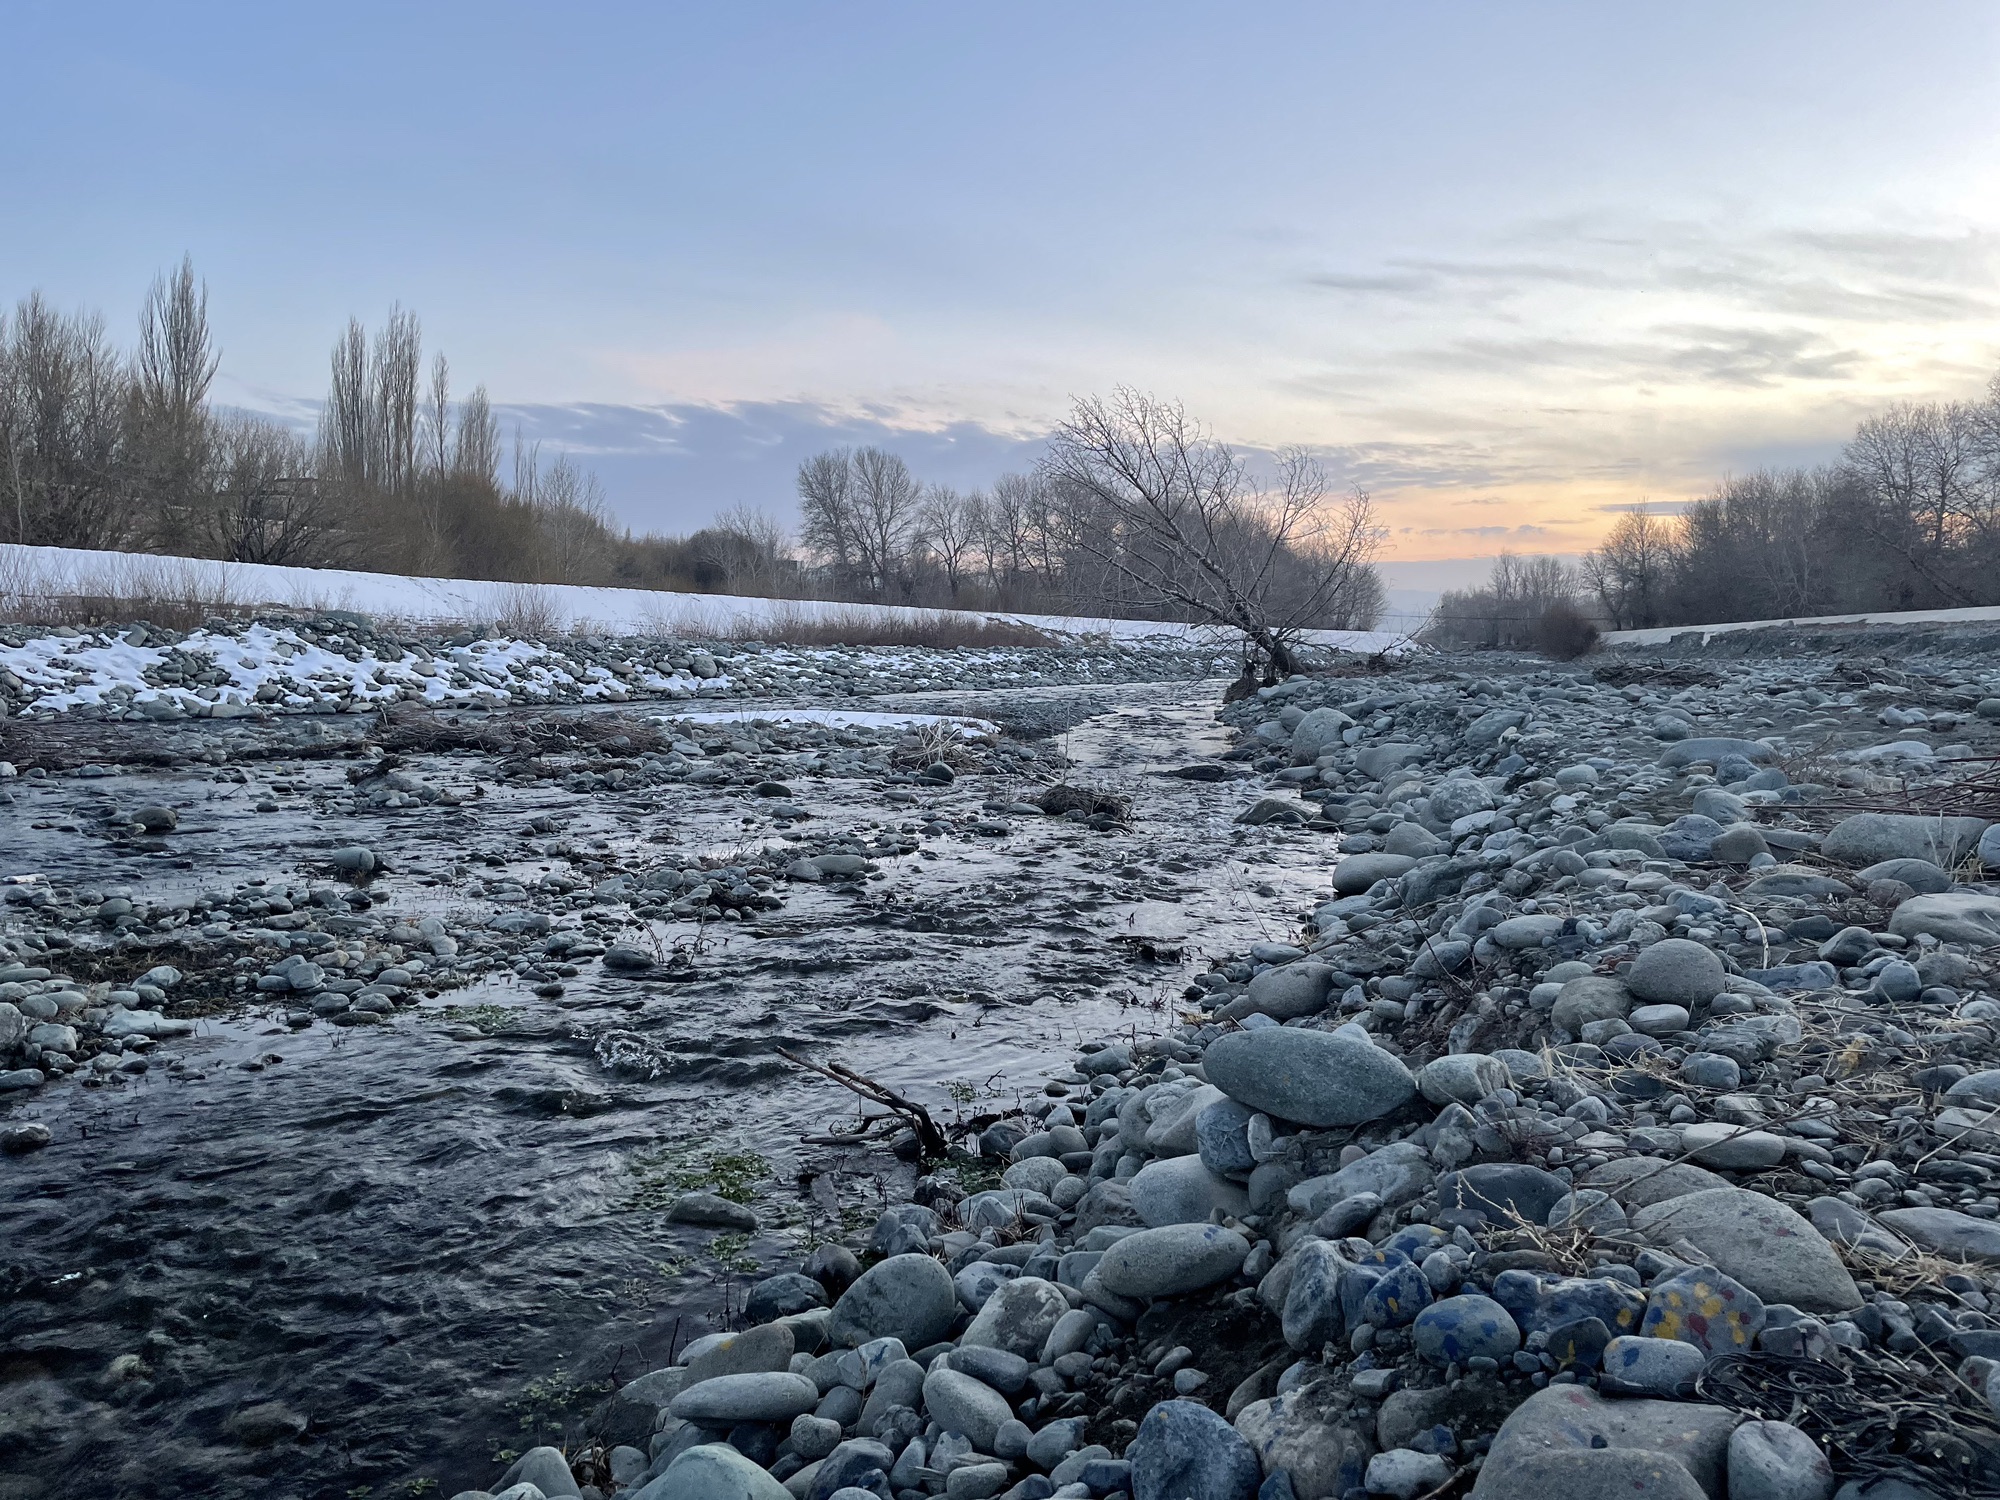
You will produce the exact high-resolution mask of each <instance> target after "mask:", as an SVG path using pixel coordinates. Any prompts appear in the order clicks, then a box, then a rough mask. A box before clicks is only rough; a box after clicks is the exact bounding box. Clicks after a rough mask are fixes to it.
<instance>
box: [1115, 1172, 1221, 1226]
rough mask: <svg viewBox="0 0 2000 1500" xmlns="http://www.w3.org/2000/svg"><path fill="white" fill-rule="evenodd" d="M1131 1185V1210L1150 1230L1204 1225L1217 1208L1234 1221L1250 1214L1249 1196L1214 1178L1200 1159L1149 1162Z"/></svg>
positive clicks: (1134, 1177) (1137, 1173) (1134, 1176)
mask: <svg viewBox="0 0 2000 1500" xmlns="http://www.w3.org/2000/svg"><path fill="white" fill-rule="evenodd" d="M1130 1186H1131V1191H1132V1207H1133V1208H1134V1209H1136V1210H1137V1211H1138V1214H1139V1218H1140V1219H1141V1220H1142V1221H1143V1222H1144V1223H1145V1225H1146V1227H1147V1228H1149V1229H1158V1228H1160V1227H1161V1226H1162V1225H1166V1224H1206V1223H1207V1222H1208V1216H1209V1214H1210V1213H1211V1212H1213V1211H1214V1210H1216V1209H1218V1208H1219V1209H1221V1210H1222V1211H1223V1212H1224V1213H1226V1214H1229V1215H1231V1216H1232V1217H1236V1218H1240V1217H1242V1216H1243V1215H1244V1214H1247V1213H1248V1212H1250V1195H1249V1194H1248V1193H1246V1192H1245V1191H1244V1190H1243V1187H1242V1185H1241V1184H1240V1183H1234V1182H1231V1181H1230V1180H1229V1179H1228V1178H1226V1177H1218V1176H1216V1175H1215V1173H1213V1172H1211V1171H1209V1170H1208V1167H1207V1165H1206V1164H1204V1163H1203V1161H1202V1159H1201V1158H1200V1157H1199V1156H1172V1157H1168V1158H1167V1159H1166V1160H1164V1161H1152V1162H1148V1163H1146V1165H1145V1166H1143V1167H1141V1168H1140V1169H1139V1170H1138V1171H1137V1172H1136V1173H1135V1174H1133V1177H1132V1181H1131V1184H1130Z"/></svg>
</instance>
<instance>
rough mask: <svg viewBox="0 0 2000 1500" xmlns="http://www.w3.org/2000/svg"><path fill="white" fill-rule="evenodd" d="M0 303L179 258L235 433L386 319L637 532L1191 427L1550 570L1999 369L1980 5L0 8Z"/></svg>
mask: <svg viewBox="0 0 2000 1500" xmlns="http://www.w3.org/2000/svg"><path fill="white" fill-rule="evenodd" d="M7 33H8V43H7V45H8V50H9V53H10V54H11V57H12V59H13V65H12V66H11V67H10V69H9V85H8V87H7V89H6V90H4V91H0V131H4V133H5V138H6V139H7V141H8V143H9V147H10V149H9V151H8V153H7V162H8V166H7V178H8V181H7V186H6V189H5V191H4V192H0V224H4V226H5V229H6V232H5V233H4V234H0V297H4V298H6V299H7V300H11V299H12V298H13V297H14V296H17V295H20V294H22V293H25V292H26V291H28V290H29V289H31V288H40V289H42V290H43V291H44V292H45V293H47V294H48V295H49V296H51V297H52V298H54V299H55V300H56V301H57V302H59V303H61V304H64V305H72V306H73V305H79V304H85V305H91V306H97V307H101V308H103V309H105V311H106V312H107V314H108V315H109V317H110V318H111V322H112V327H113V329H114V331H116V332H118V333H120V334H121V336H122V335H123V334H124V333H125V331H126V330H127V329H128V328H129V326H130V320H131V318H132V316H133V315H134V313H135V312H136V308H137V304H138V301H139V297H140V295H141V293H142V292H143V290H144V287H145V285H146V283H147V281H148V280H149V279H150V278H151V276H152V275H153V274H154V272H155V271H156V270H158V269H159V268H160V267H162V266H165V265H167V264H169V263H170V262H172V261H174V260H176V259H177V258H178V257H179V255H180V254H181V253H182V252H183V251H188V252H191V253H192V254H193V256H194V258H195V261H196V264H197V267H198V269H199V270H200V271H201V273H202V274H203V275H204V276H205V277H206V279H207V281H208V283H209V285H210V288H211V295H212V304H211V311H212V316H213V321H214V324H215V327H216V330H217V335H218V340H219V342H220V344H221V345H222V349H223V356H224V365H223V369H224V379H223V382H222V384H221V386H220V389H219V394H220V395H221V396H222V397H223V398H224V399H227V400H230V401H232V402H235V403H238V404H243V405H250V406H256V407H262V408H265V409H270V410H280V411H291V412H295V413H296V412H299V411H301V410H303V409H305V408H304V403H310V402H311V401H313V400H315V399H316V398H317V397H318V396H319V394H320V393H321V391H322V390H323V388H324V384H325V359H326V351H327V348H328V346H329V345H330V343H331V341H332V339H333V336H334V334H335V332H336V331H337V329H338V328H339V327H340V326H341V325H342V324H343V323H344V321H345V320H346V318H347V317H348V316H349V315H350V314H353V315H359V316H361V317H362V318H364V319H366V320H368V321H369V322H370V323H371V324H372V323H374V322H377V321H379V320H380V319H381V317H382V316H383V314H384V313H386V311H387V310H388V309H389V307H390V306H391V305H392V304H394V303H397V302H400V303H401V304H403V305H404V306H406V307H411V308H414V309H416V310H417V311H418V312H419V313H420V314H421V316H422V318H423V320H424V326H425V330H426V334H427V337H428V341H429V343H430V344H431V345H432V346H433V347H442V348H443V349H445V350H446V351H447V352H448V353H449V355H450V356H451V359H452V362H453V366H454V369H455V371H456V373H457V378H458V380H459V382H460V384H461V385H462V386H463V385H468V384H469V383H470V382H472V381H474V380H483V381H484V382H485V383H486V384H487V386H488V387H489V389H490V390H491V391H492V393H493V396H494V398H495V399H496V401H498V402H500V403H502V404H503V406H504V407H505V408H506V409H507V410H508V412H509V413H510V414H511V415H513V416H515V417H517V418H518V419H520V420H521V421H522V422H523V423H524V424H525V425H526V426H527V427H528V428H529V429H530V430H531V431H532V432H534V433H537V434H539V435H540V436H542V438H543V439H544V442H545V444H547V445H553V446H568V447H570V448H571V450H572V451H574V452H576V453H577V454H578V455H579V456H581V457H584V458H586V459H587V461H589V462H590V463H591V464H593V465H594V466H595V467H596V468H597V469H598V470H599V471H600V472H601V474H602V475H603V476H604V478H605V481H606V484H607V488H608V489H609V491H610V493H611V495H612V497H613V500H614V502H615V504H616V506H617V508H618V510H619V511H620V513H621V515H622V516H623V517H624V518H625V519H626V520H627V521H629V522H630V523H631V524H633V525H635V526H641V527H648V526H650V527H660V528H665V529H676V528H682V527H686V526H688V525H692V524H697V523H699V521H701V520H702V519H704V518H705V517H706V516H707V515H709V514H712V513H713V512H714V511H715V510H718V509H721V508H724V507H726V506H728V505H731V504H734V503H737V502H740V501H749V502H751V503H754V504H762V505H764V506H766V507H768V508H771V509H773V510H777V511H782V510H785V509H786V508H788V506H789V500H790V479H791V470H792V468H793V467H794V466H795V465H796V462H797V460H798V458H799V457H801V456H803V455H804V454H805V453H807V452H810V451H812V450H813V449H814V448H815V447H818V446H823V445H824V443H826V442H829V441H882V442H885V443H887V444H889V445H890V446H894V447H897V448H898V449H899V450H901V451H904V452H905V453H906V455H907V456H908V457H909V458H910V459H911V461H912V463H913V464H914V465H915V466H917V467H918V468H919V470H920V472H923V473H925V474H926V475H927V476H934V477H938V478H941V479H947V480H952V481H955V482H959V483H977V482H981V481H982V480H984V479H986V478H990V477H991V475H992V474H994V473H997V472H999V471H1000V470H1001V469H1003V468H1005V467H1009V466H1019V465H1020V464H1022V463H1024V462H1025V461H1027V459H1028V458H1029V457H1030V456H1031V455H1032V451H1033V447H1034V439H1035V437H1036V435H1037V434H1039V433H1041V432H1043V431H1045V430H1046V429H1047V426H1048V424H1049V423H1050V422H1051V421H1052V420H1053V419H1054V418H1055V417H1056V416H1057V415H1059V414H1060V412H1061V411H1062V409H1063V407H1064V406H1065V405H1066V404H1067V401H1068V400H1069V398H1070V397H1071V396H1073V395H1076V394H1083V393H1088V392H1092V391H1099V390H1103V389H1106V388H1108V387H1109V386H1111V385H1113V384H1116V383H1120V382H1123V383H1129V384H1133V385H1137V386H1140V387H1142V388H1146V389H1150V390H1153V391H1156V392H1159V393H1161V394H1165V395H1172V396H1178V397H1180V398H1181V399H1183V400H1184V401H1186V403H1187V404H1188V405H1189V407H1190V408H1191V409H1192V410H1194V411H1195V412H1197V413H1198V414H1200V415H1202V416H1203V417H1204V418H1206V419H1207V420H1208V421H1209V422H1210V423H1212V425H1213V426H1214V427H1215V428H1216V430H1217V431H1218V432H1219V433H1221V434H1222V435H1223V436H1225V437H1227V438H1229V439H1230V440H1232V441H1236V442H1239V443H1241V444H1244V445H1246V446H1248V447H1252V448H1256V447H1268V446H1275V445H1277V444H1282V443H1292V442H1305V443H1309V444H1312V445H1314V446H1316V447H1318V448H1320V449H1321V450H1323V451H1324V452H1325V454H1326V456H1327V458H1328V460H1329V462H1330V463H1331V464H1332V465H1333V466H1334V467H1335V468H1336V469H1337V470H1339V471H1340V472H1341V473H1342V474H1343V475H1345V476H1347V477H1351V478H1354V479H1357V480H1359V481H1362V482H1366V483H1367V484H1369V485H1370V487H1371V488H1372V489H1373V490H1374V491H1375V492H1376V493H1377V494H1378V495H1379V496H1380V497H1381V500H1382V504H1383V512H1384V516H1385V519H1386V520H1387V521H1388V523H1389V525H1390V527H1391V551H1392V553H1393V554H1394V555H1398V556H1402V557H1406V558H1426V557H1428V558H1448V557H1461V556H1466V555H1473V554H1481V553H1489V552H1492V551H1494V550H1497V549H1498V548H1500V547H1502V546H1512V547H1514V548H1515V549H1517V550H1528V551H1532V550H1561V551H1573V550H1576V549H1577V548H1578V547H1580V546H1584V545H1587V544H1588V543H1589V541H1590V540H1591V539H1592V538H1593V537H1594V536H1595V535H1596V534H1597V532H1599V531H1601V530H1602V528H1603V526H1604V525H1605V524H1607V523H1608V520H1609V519H1610V518H1611V516H1613V515H1615V514H1616V512H1615V511H1611V510H1608V509H1607V508H1606V507H1610V506H1617V505H1623V506H1630V505H1631V504H1633V503H1636V502H1638V501H1640V500H1645V499H1652V500H1671V499H1674V498H1677V497H1685V496H1686V495H1688V494H1691V493H1696V492H1698V491H1699V490H1700V489H1702V488H1703V487H1704V486H1705V485H1707V484H1708V483H1710V482H1712V481H1713V479H1714V478H1715V477H1716V476H1718V475H1719V474H1721V473H1722V472H1724V471H1726V470H1729V469H1732V468H1733V469H1742V468H1745V467H1751V466H1754V465H1755V464H1758V463H1761V462H1771V461H1787V462H1789V461H1815V460H1818V459H1821V458H1824V457H1826V456H1829V455H1830V454H1832V453H1833V452H1834V451H1836V450H1837V448H1838V446H1839V443H1840V442H1841V440H1842V439H1843V437H1844V436H1845V434H1846V433H1847V432H1848V431H1849V430H1851V428H1852V425H1853V423H1854V421H1855V420H1856V418H1857V417H1858V416H1859V415H1861V414H1864V413H1865V412H1867V411H1868V410H1870V409H1873V408H1875V407H1878V406H1879V405H1881V404H1883V403H1885V402H1887V401H1890V400H1895V399H1904V398H1922V397H1930V396H1963V395H1970V394H1973V393H1975V392H1977V391H1979V390H1981V389H1982V388H1983V387H1984V384H1985V382H1986V380H1987V378H1988V376H1989V375H1990V374H1991V372H1992V371H1993V369H1994V368H1995V367H1996V365H2000V297H1996V265H1997V264H2000V262H1996V245H2000V240H1996V237H1995V236H1996V229H2000V226H1996V223H1995V219H1996V217H2000V211H1996V208H1995V205H1996V204H2000V195H1996V192H1995V189H1996V187H2000V170H1996V167H2000V131H1996V129H1995V126H1996V123H2000V122H1996V120H1995V103H1996V100H2000V91H1996V88H1995V84H1996V71H2000V69H1996V63H2000V9H1995V8H1993V7H1991V6H1974V5H1952V4H1927V5H1924V6H1921V7H1908V6H1898V7H1886V6H1879V5H1856V4H1842V3H1821V4H1812V5H1804V4H1751V5H1745V4H1742V3H1736V4H1729V5H1710V4H1684V5H1678V6H1674V7H1671V8H1668V7H1657V8H1653V9H1651V10H1648V11H1643V12H1642V11H1640V10H1639V9H1638V8H1636V7H1606V6H1602V5H1575V6H1563V5H1521V6H1506V7H1493V6H1471V5H1466V6H1459V5H1422V4H1418V5H1407V6H1398V7H1393V8H1392V7H1380V6H1373V5H1370V6H1359V5H1356V6H1347V5H1326V4H1321V5H1290V4H1267V5H1256V6H1243V5H1221V4H1215V5H1187V4H1145V5H1133V4H1094V5H1089V6H1076V5H1060V6H1058V5H1053V4H1014V5H1008V6H984V7H971V6H946V5H938V4H929V5H894V4H879V5H869V6H860V5H815V6H803V5H758V4H736V5H729V6H721V5H713V6H706V7H689V6H674V5H658V4H655V5H644V6H641V5H571V6H564V7H554V6H543V7H522V6H514V5H507V4H483V5H480V6H476V7H475V6H467V5H406V6H393V7H392V6H373V5H366V4H363V5H345V6H340V7H313V8H307V7H269V6H258V7H252V6H233V7H232V6H204V5H199V4H194V5H182V6H175V7H162V6H136V5H133V6H108V5H92V4H87V3H82V4H79V3H74V0H72V3H65V4H60V5H55V4H39V3H26V4H24V3H21V0H16V3H15V4H13V5H12V6H10V7H9V10H8V20H7Z"/></svg>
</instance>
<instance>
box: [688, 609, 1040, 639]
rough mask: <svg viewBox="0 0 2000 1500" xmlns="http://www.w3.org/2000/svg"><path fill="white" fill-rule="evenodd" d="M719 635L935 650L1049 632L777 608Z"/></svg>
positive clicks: (927, 614) (902, 615) (1013, 624)
mask: <svg viewBox="0 0 2000 1500" xmlns="http://www.w3.org/2000/svg"><path fill="white" fill-rule="evenodd" d="M719 634H720V635H721V636H722V637H723V638H724V639H728V640H736V641H761V642H764V643H765V644H768V645H782V646H924V647H929V648H931V649H934V650H950V649H952V648H957V647H965V648H976V647H985V648H989V649H990V648H992V647H996V646H1049V645H1054V644H1055V638H1054V637H1053V636H1051V635H1049V633H1048V632H1047V631H1044V630H1038V629H1036V628H1035V627H1034V626H1032V625H1023V624H1020V623H1019V622H1018V621H1014V620H1002V619H993V618H989V617H986V616H982V615H969V614H952V613H950V612H948V611H945V610H907V611H898V612H897V613H895V614H886V613H885V614H876V613H874V612H873V611H870V610H865V609H843V610H834V611H828V612H820V611H814V610H807V609H802V608H797V607H794V606H791V605H787V604H775V605H773V607H772V608H771V610H770V612H769V613H766V614H759V615H740V616H738V617H737V618H736V619H734V620H732V621H731V622H730V623H729V625H728V626H727V627H726V628H725V629H724V630H723V631H721V632H719Z"/></svg>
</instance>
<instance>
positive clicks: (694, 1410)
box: [670, 1267, 943, 1429]
mask: <svg viewBox="0 0 2000 1500" xmlns="http://www.w3.org/2000/svg"><path fill="white" fill-rule="evenodd" d="M939 1269H940V1270H942V1269H943V1268H942V1267H939ZM817 1405H819V1387H818V1386H816V1385H814V1384H813V1383H812V1382H811V1381H810V1380H808V1379H806V1378H805V1376H803V1375H793V1374H790V1373H788V1372H786V1371H784V1370H758V1371H754V1372H752V1373H749V1374H744V1375H717V1376H716V1377H714V1378H713V1379H712V1380H704V1381H702V1382H701V1383H700V1384H699V1385H691V1386H689V1387H688V1388H687V1389H686V1390H684V1391H682V1392H681V1393H680V1394H679V1395H678V1396H676V1397H674V1399H673V1404H672V1406H671V1408H670V1409H671V1410H672V1412H673V1414H674V1415H675V1416H677V1417H679V1418H680V1419H681V1420H682V1421H683V1422H693V1423H695V1424H697V1425H698V1426H702V1427H713V1428H717V1429H724V1428H729V1427H733V1426H735V1425H736V1424H737V1423H738V1422H789V1421H791V1420H792V1418H793V1417H796V1416H798V1415H799V1414H800V1413H801V1412H808V1411H811V1410H812V1409H813V1408H814V1407H815V1406H817Z"/></svg>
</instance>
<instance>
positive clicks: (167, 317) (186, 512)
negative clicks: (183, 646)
mask: <svg viewBox="0 0 2000 1500" xmlns="http://www.w3.org/2000/svg"><path fill="white" fill-rule="evenodd" d="M218 362H219V356H218V355H217V354H216V352H215V348H214V344H213V341H212V340H211V338H210V336H209V330H208V288H207V286H206V285H203V284H201V283H198V282H197V281H196V280H195V275H194V262H193V261H192V260H191V259H190V258H188V257H186V256H183V257H182V259H181V263H180V267H179V269H177V270H176V271H175V272H174V273H173V274H172V275H171V276H159V277H155V278H154V280H153V285H152V289H151V290H150V291H149V292H148V293H147V295H146V303H145V306H144V307H143V308H142V309H141V311H140V314H139V349H138V355H137V358H136V360H135V368H134V371H133V378H132V414H131V430H130V433H129V442H130V447H131V454H130V466H131V468H132V470H133V471H134V479H135V482H136V485H137V487H138V489H139V491H140V496H139V498H141V499H142V500H143V501H145V502H146V504H147V507H148V509H149V511H150V513H151V528H150V529H151V530H152V532H153V535H154V539H155V540H156V541H157V542H159V543H160V544H162V545H165V546H168V547H173V546H178V545H182V544H183V542H184V539H185V538H186V537H187V535H188V534H189V532H190V531H191V530H192V529H193V528H194V524H195V523H194V519H193V518H194V513H195V511H196V510H197V508H198V507H199V506H200V505H201V504H203V503H204V502H205V500H206V498H207V492H208V488H209V472H208V470H209V418H208V388H209V384H210V382H212V381H213V380H214V379H215V371H216V366H217V364H218Z"/></svg>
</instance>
